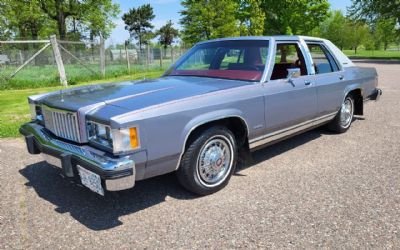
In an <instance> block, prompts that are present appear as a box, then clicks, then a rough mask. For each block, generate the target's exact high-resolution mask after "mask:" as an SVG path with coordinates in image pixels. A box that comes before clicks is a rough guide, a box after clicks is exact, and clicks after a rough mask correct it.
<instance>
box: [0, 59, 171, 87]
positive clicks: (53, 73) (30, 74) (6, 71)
mask: <svg viewBox="0 0 400 250" xmlns="http://www.w3.org/2000/svg"><path fill="white" fill-rule="evenodd" d="M168 65H169V63H168V62H165V63H164V64H163V67H162V68H161V67H160V65H159V64H157V62H155V63H154V64H153V65H150V66H149V67H147V66H145V65H135V66H132V67H131V73H130V74H129V73H128V70H127V67H126V65H123V64H119V65H107V66H106V77H105V78H103V77H102V76H101V75H100V74H99V66H98V65H96V64H92V65H87V67H89V68H90V69H91V71H90V70H88V69H86V68H85V67H83V66H82V65H76V64H74V65H65V71H66V75H67V79H68V84H69V85H77V84H81V83H84V82H90V81H97V80H100V81H103V80H104V79H106V80H107V79H114V78H118V77H127V78H131V77H132V75H136V74H135V73H142V72H147V73H148V74H150V75H151V74H154V73H156V74H159V73H160V72H163V71H165V69H166V68H167V66H168ZM0 66H2V65H0ZM16 68H17V67H16V66H2V67H0V90H8V89H32V88H43V87H52V86H54V87H55V86H58V85H60V81H59V77H58V72H57V68H56V66H54V65H41V66H27V67H25V68H23V69H22V70H21V71H20V72H18V73H17V74H16V75H15V76H14V77H13V78H9V76H10V75H11V74H12V73H13V72H14V71H15V70H16Z"/></svg>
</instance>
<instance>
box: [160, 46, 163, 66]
mask: <svg viewBox="0 0 400 250" xmlns="http://www.w3.org/2000/svg"><path fill="white" fill-rule="evenodd" d="M162 53H163V51H162V47H160V68H162Z"/></svg>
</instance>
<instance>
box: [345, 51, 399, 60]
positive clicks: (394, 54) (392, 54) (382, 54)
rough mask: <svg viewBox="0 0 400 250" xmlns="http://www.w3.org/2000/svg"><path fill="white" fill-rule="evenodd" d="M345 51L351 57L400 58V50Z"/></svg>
mask: <svg viewBox="0 0 400 250" xmlns="http://www.w3.org/2000/svg"><path fill="white" fill-rule="evenodd" d="M343 52H344V53H345V54H346V55H347V56H349V57H350V58H360V59H364V58H365V59H387V60H400V51H398V50H386V51H384V50H358V51H357V54H355V53H354V50H344V51H343Z"/></svg>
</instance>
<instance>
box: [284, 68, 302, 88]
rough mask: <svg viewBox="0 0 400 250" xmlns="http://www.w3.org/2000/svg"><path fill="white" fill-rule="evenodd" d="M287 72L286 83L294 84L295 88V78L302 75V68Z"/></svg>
mask: <svg viewBox="0 0 400 250" xmlns="http://www.w3.org/2000/svg"><path fill="white" fill-rule="evenodd" d="M287 72H288V74H287V77H286V82H288V83H290V84H292V85H293V87H294V83H293V78H297V77H299V76H300V75H301V72H300V68H292V69H287Z"/></svg>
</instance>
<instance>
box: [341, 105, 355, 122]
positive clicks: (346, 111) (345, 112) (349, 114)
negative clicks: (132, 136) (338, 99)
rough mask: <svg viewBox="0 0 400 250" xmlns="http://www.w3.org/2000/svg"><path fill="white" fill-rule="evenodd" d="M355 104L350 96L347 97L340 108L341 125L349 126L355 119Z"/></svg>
mask: <svg viewBox="0 0 400 250" xmlns="http://www.w3.org/2000/svg"><path fill="white" fill-rule="evenodd" d="M353 111H354V105H353V101H352V100H351V99H350V98H346V99H345V100H344V102H343V104H342V107H341V109H340V125H341V126H342V127H343V128H348V127H349V126H350V124H351V122H352V120H353V113H354V112H353Z"/></svg>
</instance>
